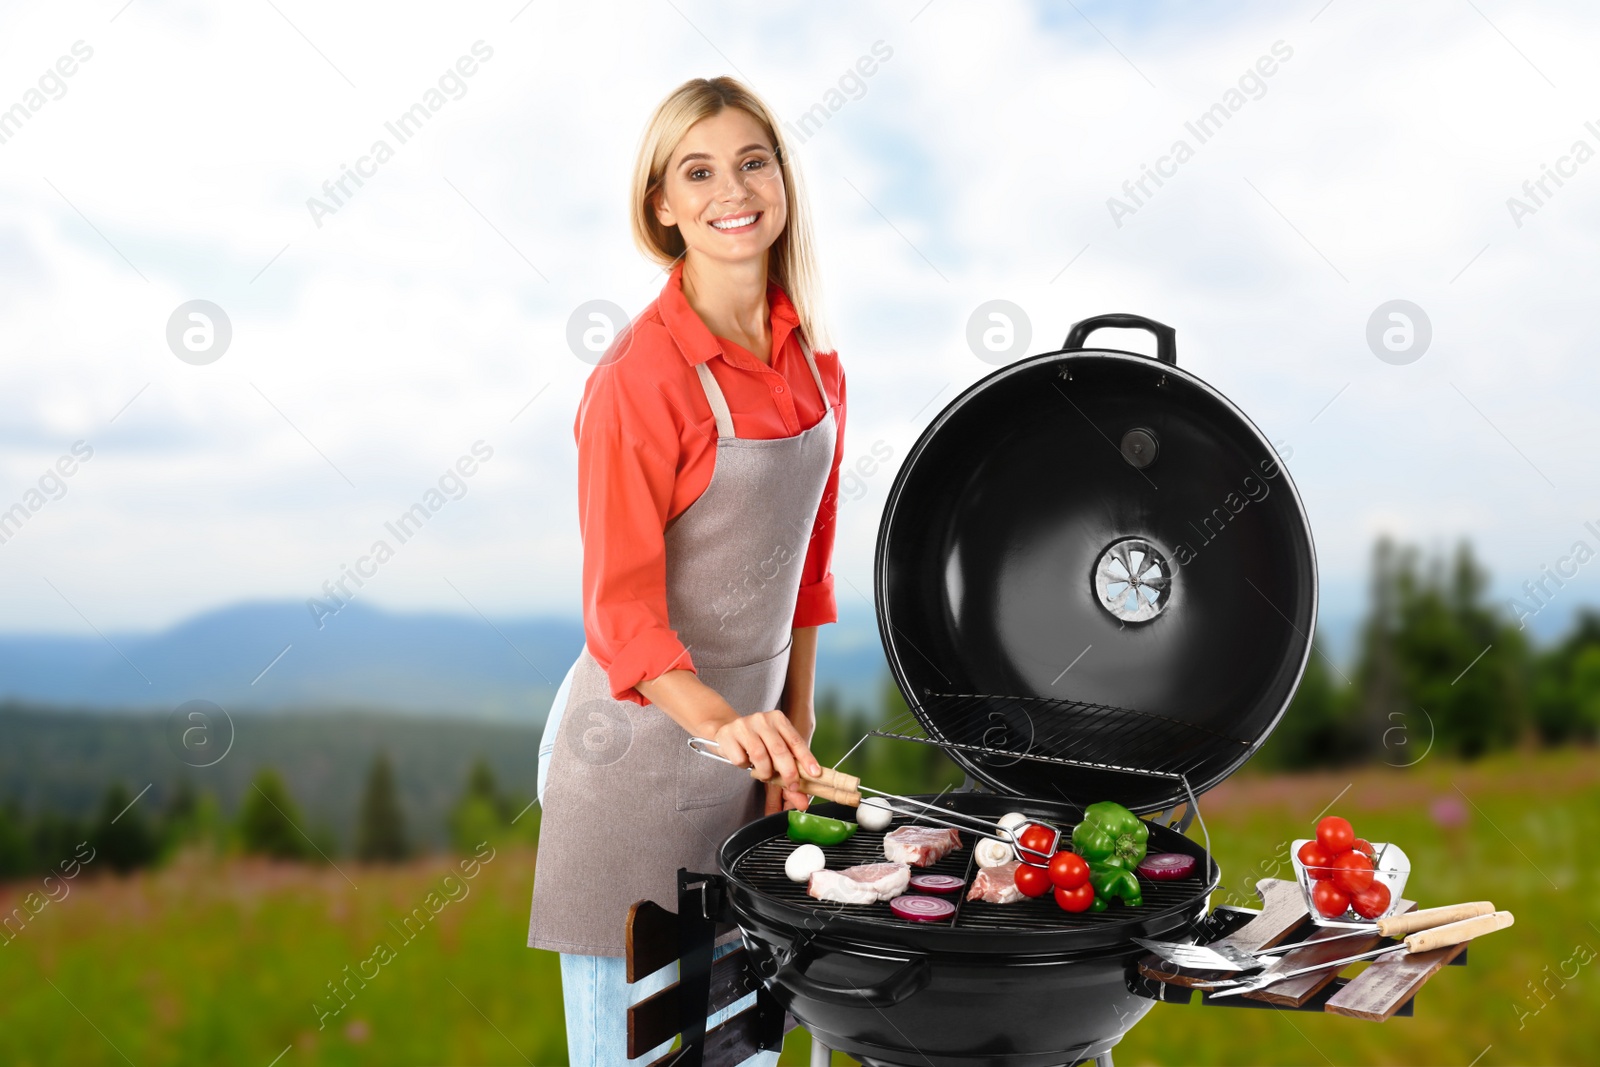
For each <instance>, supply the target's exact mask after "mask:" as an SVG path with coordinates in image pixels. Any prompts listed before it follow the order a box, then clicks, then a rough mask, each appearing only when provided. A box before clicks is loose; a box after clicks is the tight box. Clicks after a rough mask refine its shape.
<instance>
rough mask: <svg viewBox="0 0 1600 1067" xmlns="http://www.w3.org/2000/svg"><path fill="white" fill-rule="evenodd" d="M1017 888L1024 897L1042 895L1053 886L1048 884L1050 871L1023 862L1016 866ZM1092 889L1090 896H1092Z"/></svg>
mask: <svg viewBox="0 0 1600 1067" xmlns="http://www.w3.org/2000/svg"><path fill="white" fill-rule="evenodd" d="M1016 878H1017V889H1018V890H1019V891H1020V892H1021V893H1022V895H1023V896H1025V897H1042V896H1044V895H1045V894H1046V893H1048V892H1050V890H1051V889H1052V888H1054V887H1053V886H1052V885H1051V884H1050V872H1049V871H1047V870H1045V869H1044V868H1043V867H1034V866H1032V865H1031V864H1027V863H1023V864H1019V865H1018V867H1017V875H1016ZM1093 895H1094V894H1093V890H1092V889H1091V891H1090V896H1093Z"/></svg>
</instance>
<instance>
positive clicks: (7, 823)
mask: <svg viewBox="0 0 1600 1067" xmlns="http://www.w3.org/2000/svg"><path fill="white" fill-rule="evenodd" d="M34 862H35V858H34V854H33V846H32V844H31V843H30V842H29V840H28V834H27V831H26V827H25V826H24V825H23V820H22V813H21V812H20V811H19V810H17V806H16V804H15V803H10V804H6V805H4V806H0V879H5V878H17V877H20V876H21V875H24V874H28V873H30V872H32V871H33V869H34Z"/></svg>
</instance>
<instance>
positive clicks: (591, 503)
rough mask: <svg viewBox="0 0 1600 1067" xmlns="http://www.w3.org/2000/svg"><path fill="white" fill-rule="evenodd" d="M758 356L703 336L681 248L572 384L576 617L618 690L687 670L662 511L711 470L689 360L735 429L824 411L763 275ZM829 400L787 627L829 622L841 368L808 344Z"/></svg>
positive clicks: (699, 487)
mask: <svg viewBox="0 0 1600 1067" xmlns="http://www.w3.org/2000/svg"><path fill="white" fill-rule="evenodd" d="M767 306H768V309H769V311H770V315H771V328H772V356H771V363H770V365H769V364H766V363H762V362H761V361H760V360H758V359H757V358H756V357H755V356H753V355H751V354H750V352H749V351H748V350H746V349H744V348H742V347H740V346H739V345H737V344H735V343H734V342H732V341H728V340H725V339H723V338H720V337H716V336H713V335H712V333H711V331H710V330H709V329H707V327H706V325H705V323H704V322H702V321H701V319H700V316H699V315H698V314H697V313H696V312H695V310H694V309H693V308H692V307H690V306H689V302H688V300H687V299H685V297H684V295H683V261H682V260H680V261H679V262H678V263H677V265H676V266H674V267H673V269H672V273H671V275H670V276H669V277H668V279H667V283H666V285H664V286H663V287H662V289H661V294H660V296H658V297H657V298H656V300H655V302H654V303H652V304H651V305H650V306H649V307H647V308H646V309H645V310H644V311H643V312H641V313H640V314H639V316H638V317H637V318H635V319H634V320H633V322H632V324H631V325H630V326H629V327H628V330H627V331H626V332H624V333H623V334H621V335H619V338H618V342H617V345H616V351H619V352H620V355H615V356H610V355H609V354H608V359H609V361H608V362H603V363H601V364H600V365H599V366H597V367H596V368H595V369H594V371H593V372H591V373H590V375H589V380H588V382H587V383H586V384H585V386H584V390H583V401H582V403H581V404H580V405H579V407H578V417H577V420H576V422H575V423H574V426H573V431H574V433H575V434H576V436H577V439H578V525H579V528H580V529H581V531H582V534H583V630H584V637H585V640H586V642H587V645H588V648H589V654H590V655H592V656H593V657H594V658H595V661H596V662H598V663H599V664H600V666H601V667H602V668H603V669H604V670H605V671H606V674H607V676H608V678H609V679H610V682H611V692H612V695H613V696H614V697H616V698H617V699H618V700H628V701H632V702H634V703H636V704H647V703H649V701H647V700H646V699H645V698H644V696H643V695H642V694H640V693H639V691H638V690H637V689H636V688H634V686H635V684H636V683H638V682H640V681H643V680H645V679H649V678H656V677H659V676H660V675H662V674H663V673H665V672H666V671H668V670H672V669H674V668H678V669H684V670H691V671H692V670H694V664H693V663H692V662H691V660H690V658H689V653H688V651H687V650H686V649H685V648H684V646H683V643H682V642H681V641H679V639H678V635H677V633H676V632H675V631H674V630H673V629H672V624H671V620H669V619H668V618H667V584H666V574H667V570H666V540H665V530H666V526H667V523H668V522H669V521H671V520H672V519H674V518H676V517H677V516H678V515H679V514H681V513H682V512H683V511H684V510H685V509H686V508H688V506H689V505H690V504H692V503H694V502H695V500H697V499H698V498H699V496H700V494H701V493H703V492H704V491H705V489H706V486H707V485H709V484H710V482H711V471H712V468H713V466H714V465H715V463H716V450H717V446H716V441H717V426H716V419H715V417H714V416H713V415H712V413H711V406H710V404H709V403H707V401H706V395H705V390H704V389H703V388H702V387H701V385H700V378H699V375H698V373H697V372H696V370H695V366H696V365H697V364H700V363H708V365H709V366H710V368H711V374H712V376H713V377H715V378H716V380H717V384H718V385H720V386H721V387H722V392H723V395H724V396H725V397H726V398H727V401H728V408H729V410H730V411H731V412H732V414H733V427H734V433H735V434H736V435H737V436H739V437H744V438H762V439H766V438H778V437H792V436H794V435H795V434H797V433H800V432H801V431H803V430H807V429H810V428H811V427H812V426H814V425H816V424H817V423H818V422H819V421H821V419H822V416H823V414H824V412H825V408H824V406H823V402H822V398H821V397H819V396H818V395H817V385H816V381H815V379H813V378H812V377H811V371H810V370H809V369H808V368H807V367H806V360H805V354H804V353H802V352H801V351H800V342H799V337H798V335H797V334H796V328H797V327H798V325H799V317H798V315H797V314H796V312H795V309H794V305H793V304H792V303H791V302H790V301H789V297H788V295H787V294H786V293H784V291H783V290H782V289H781V288H780V287H779V286H778V285H776V284H774V283H769V284H768V286H767ZM812 356H813V358H814V359H815V360H816V363H817V370H818V372H819V373H820V374H821V375H822V382H823V387H824V388H825V389H826V390H827V392H828V397H829V400H830V401H831V402H832V403H833V405H834V417H835V419H836V420H837V422H838V443H837V444H836V445H835V446H834V453H833V468H832V470H831V471H830V472H829V474H828V482H827V487H826V488H825V490H824V492H823V496H822V504H821V506H820V507H819V508H818V510H817V517H816V521H815V523H814V525H813V527H812V531H811V539H810V542H809V544H808V546H807V549H806V558H805V563H804V565H803V567H802V569H801V572H800V592H799V597H798V599H797V602H796V604H795V610H794V623H793V625H794V626H795V627H796V628H799V627H804V626H816V625H819V624H821V623H828V622H835V621H837V619H838V609H837V605H836V603H835V600H834V593H833V573H832V562H833V535H834V519H835V515H836V512H837V508H838V489H839V461H840V457H841V456H842V455H843V453H844V405H845V389H844V371H843V369H842V368H841V367H840V365H839V357H838V353H836V352H816V351H813V353H812Z"/></svg>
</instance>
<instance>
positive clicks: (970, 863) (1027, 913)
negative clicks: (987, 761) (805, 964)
mask: <svg viewBox="0 0 1600 1067" xmlns="http://www.w3.org/2000/svg"><path fill="white" fill-rule="evenodd" d="M941 806H943V807H949V808H952V809H956V808H957V806H956V805H955V804H952V803H950V802H949V801H946V803H945V804H943V805H941ZM957 810H958V809H957ZM915 824H916V820H914V819H900V818H897V819H895V820H894V823H893V824H892V825H891V826H890V827H889V830H894V829H896V828H898V827H901V826H911V825H915ZM888 832H889V831H888V830H884V831H877V832H874V831H871V830H865V829H858V830H857V831H856V832H855V834H854V835H853V836H852V837H851V838H850V840H848V841H846V842H844V843H843V844H841V845H830V846H829V847H828V848H826V849H824V850H823V851H824V852H825V853H826V855H827V857H828V866H829V867H830V868H831V869H833V870H842V869H844V868H846V867H854V866H857V865H859V864H863V863H882V862H884V856H883V838H884V835H885V834H886V833H888ZM1150 834H1151V842H1150V843H1151V851H1168V852H1176V851H1186V852H1189V853H1190V854H1191V855H1194V856H1196V857H1197V858H1199V859H1200V861H1201V866H1202V868H1203V867H1204V866H1205V864H1206V859H1205V854H1204V852H1203V851H1202V850H1201V849H1200V848H1199V847H1198V846H1196V845H1195V844H1194V843H1193V842H1190V841H1189V840H1188V839H1187V838H1185V837H1183V836H1182V835H1181V834H1179V833H1178V832H1177V831H1176V830H1170V829H1168V828H1166V827H1163V826H1160V825H1157V824H1151V826H1150ZM1158 841H1159V845H1158V844H1157V842H1158ZM973 842H974V838H973V836H972V835H971V834H966V833H964V834H962V835H961V848H959V849H957V850H956V851H954V852H951V853H950V854H949V855H947V856H945V857H944V858H943V859H941V860H940V861H939V862H938V863H935V864H933V865H932V866H929V867H916V868H913V869H912V873H913V874H922V873H927V874H953V875H955V876H956V877H958V878H961V879H963V880H964V881H965V882H966V883H967V885H966V888H964V889H962V891H961V893H960V894H959V895H952V896H950V897H948V898H947V899H949V900H950V901H951V903H953V904H955V905H956V913H955V915H953V916H952V917H951V918H949V919H946V920H943V921H941V922H932V923H916V924H912V923H909V922H908V921H907V920H905V919H901V918H899V917H898V916H896V915H895V914H894V912H893V911H891V910H890V908H889V905H888V904H887V903H878V904H833V903H830V902H828V901H822V900H817V899H815V898H813V897H812V896H810V895H809V894H808V893H807V892H806V886H805V884H804V883H795V882H791V881H789V879H788V877H787V876H786V875H785V874H784V873H783V863H784V860H785V859H787V858H788V856H789V853H790V852H792V851H794V849H795V848H797V847H799V846H798V844H797V843H796V842H793V841H790V840H789V839H788V838H787V837H786V836H784V835H782V834H779V835H778V836H776V837H770V838H767V839H766V840H765V841H760V842H758V843H756V844H754V845H752V846H751V847H750V848H748V849H746V850H745V851H744V853H742V854H741V855H740V856H739V857H738V858H737V859H736V860H735V861H734V863H733V868H732V872H731V873H732V874H733V876H734V877H735V878H737V879H739V880H740V881H741V882H743V883H745V884H746V885H748V886H749V887H750V888H752V889H754V890H756V891H758V892H760V893H762V894H764V895H766V896H769V897H773V898H775V899H777V900H780V901H782V902H784V903H786V904H791V905H797V906H799V907H804V908H813V909H817V910H820V911H823V912H829V913H831V912H841V913H844V914H846V915H848V916H849V917H850V918H852V919H856V920H860V921H864V922H869V923H874V924H884V925H891V926H902V927H903V926H907V925H917V926H944V927H950V928H957V929H963V930H1035V931H1038V930H1069V929H1079V928H1084V927H1092V926H1095V925H1098V924H1101V923H1106V922H1118V921H1121V920H1123V919H1125V918H1127V915H1128V911H1127V910H1126V909H1124V908H1123V906H1122V905H1120V904H1113V905H1112V907H1111V908H1110V909H1109V910H1107V911H1103V912H1100V913H1099V914H1095V913H1093V912H1082V913H1079V914H1076V915H1074V914H1072V913H1070V912H1066V911H1062V910H1061V908H1060V907H1058V906H1057V905H1056V903H1055V901H1054V900H1052V899H1051V898H1050V897H1049V896H1048V895H1046V896H1043V897H1038V898H1036V899H1028V898H1026V897H1025V898H1023V899H1022V900H1019V901H1016V902H1015V903H1012V904H989V903H986V902H984V901H981V900H972V901H969V900H967V899H966V893H967V889H970V888H971V886H972V879H973V878H974V877H976V875H977V865H976V863H975V862H974V860H973V855H972V846H973ZM1139 884H1140V887H1141V888H1142V890H1143V893H1144V903H1143V904H1141V905H1140V907H1139V909H1137V910H1139V911H1141V912H1160V911H1165V910H1166V909H1168V908H1174V907H1179V906H1182V905H1186V904H1189V903H1191V902H1193V900H1194V898H1195V894H1196V893H1198V892H1201V891H1203V890H1204V888H1205V883H1204V882H1202V881H1201V879H1200V877H1199V876H1198V875H1196V876H1192V877H1189V878H1184V879H1181V880H1178V881H1166V882H1157V881H1152V880H1150V879H1148V878H1142V877H1141V878H1140V879H1139ZM911 892H915V890H912V891H911Z"/></svg>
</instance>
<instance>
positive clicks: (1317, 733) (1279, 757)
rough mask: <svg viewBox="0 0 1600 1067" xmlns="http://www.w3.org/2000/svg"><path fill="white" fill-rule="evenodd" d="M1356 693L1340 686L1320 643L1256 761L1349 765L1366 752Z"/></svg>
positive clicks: (1287, 765)
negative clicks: (1355, 697)
mask: <svg viewBox="0 0 1600 1067" xmlns="http://www.w3.org/2000/svg"><path fill="white" fill-rule="evenodd" d="M1353 697H1354V694H1353V693H1352V692H1351V689H1350V687H1349V686H1346V685H1343V684H1336V683H1335V681H1334V677H1333V668H1332V667H1331V666H1330V664H1329V661H1328V659H1327V657H1326V656H1325V655H1324V653H1323V649H1322V647H1321V645H1320V644H1319V645H1316V646H1315V647H1313V649H1312V652H1311V658H1310V659H1309V660H1307V661H1306V669H1305V672H1304V673H1303V674H1302V675H1301V677H1300V686H1299V688H1297V689H1296V690H1295V694H1294V698H1293V699H1292V700H1291V701H1290V702H1289V707H1288V708H1287V709H1286V710H1285V711H1284V713H1283V718H1281V719H1279V720H1278V725H1277V726H1276V727H1275V728H1274V729H1273V731H1272V736H1270V737H1269V738H1267V742H1266V744H1264V745H1262V746H1261V751H1260V752H1259V753H1257V755H1256V757H1255V759H1256V760H1257V761H1259V765H1260V766H1262V767H1265V768H1273V769H1279V770H1301V769H1305V768H1308V767H1326V766H1333V765H1337V764H1341V763H1348V762H1350V761H1351V760H1353V759H1356V758H1357V757H1359V756H1360V755H1361V754H1362V748H1363V740H1362V737H1361V733H1360V731H1359V729H1358V728H1357V725H1356V723H1355V721H1354V715H1355V702H1354V700H1353Z"/></svg>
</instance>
